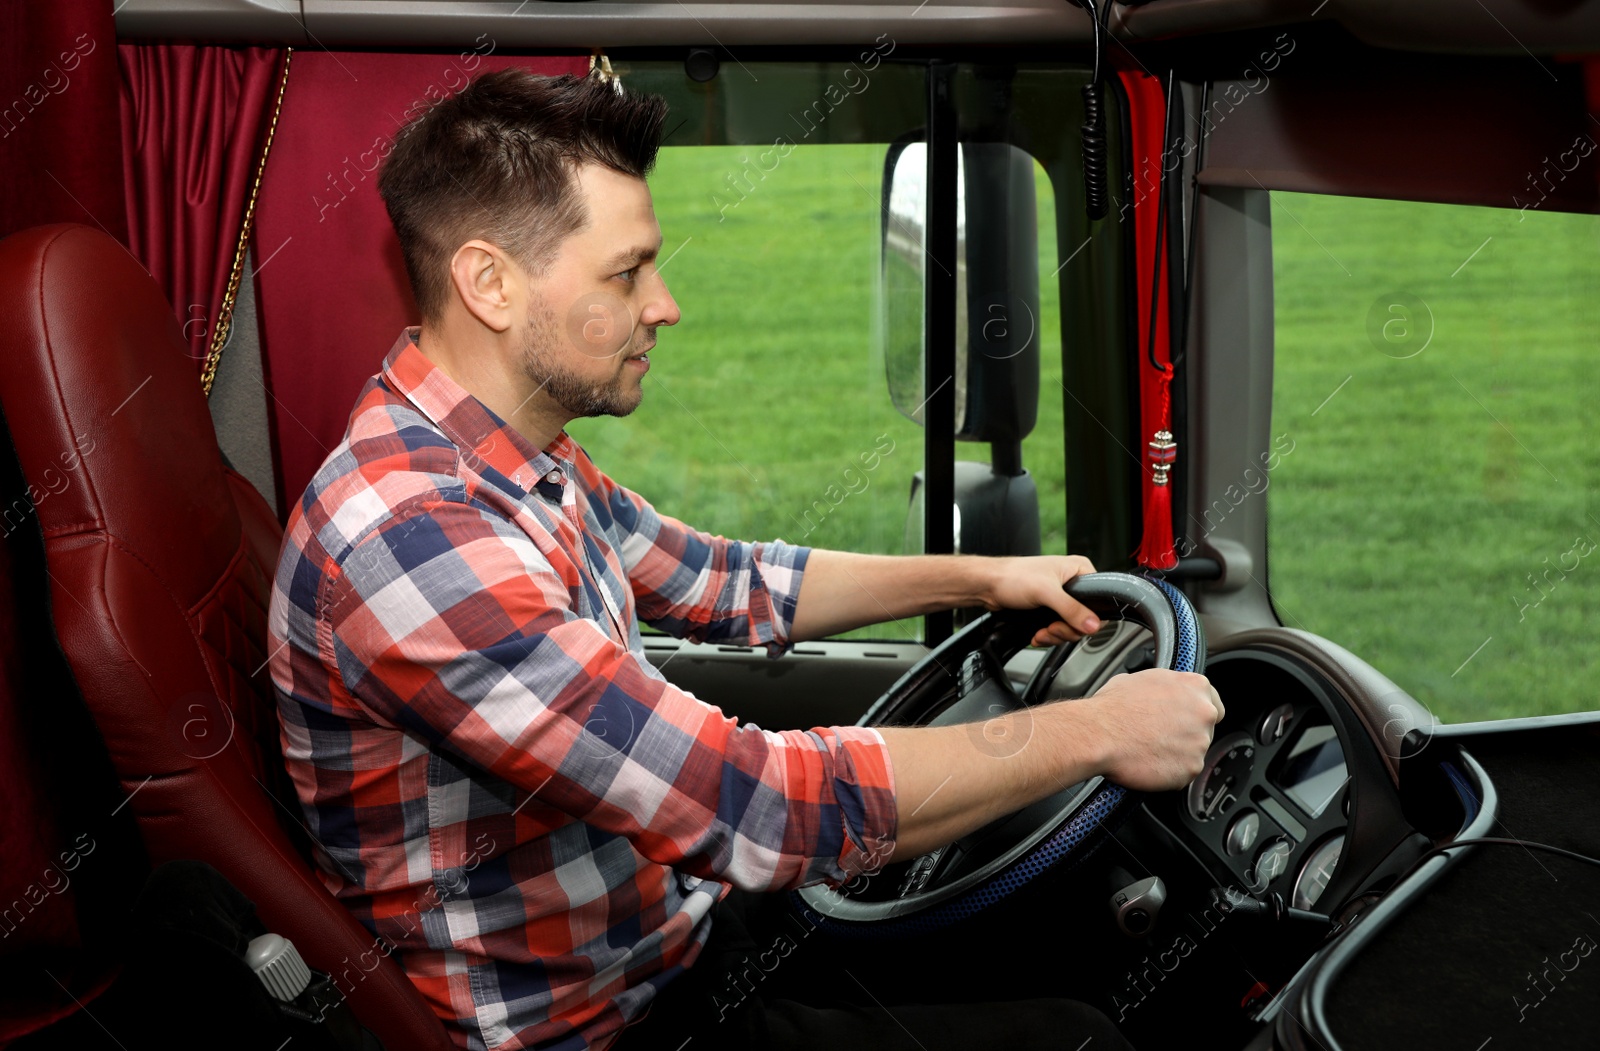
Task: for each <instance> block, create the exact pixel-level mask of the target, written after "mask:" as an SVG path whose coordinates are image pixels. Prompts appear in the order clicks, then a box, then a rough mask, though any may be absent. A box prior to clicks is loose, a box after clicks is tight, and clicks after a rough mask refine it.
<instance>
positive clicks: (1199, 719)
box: [1066, 669, 1223, 792]
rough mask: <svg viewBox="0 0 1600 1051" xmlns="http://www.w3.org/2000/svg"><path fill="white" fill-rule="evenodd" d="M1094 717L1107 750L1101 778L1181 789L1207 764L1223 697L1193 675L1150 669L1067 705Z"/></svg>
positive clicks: (1148, 789)
mask: <svg viewBox="0 0 1600 1051" xmlns="http://www.w3.org/2000/svg"><path fill="white" fill-rule="evenodd" d="M1066 703H1068V704H1070V705H1072V706H1074V707H1077V708H1079V709H1080V713H1081V714H1085V715H1090V716H1092V723H1091V726H1092V727H1093V728H1094V731H1095V732H1096V736H1097V737H1098V739H1099V740H1100V742H1101V744H1102V746H1103V748H1104V751H1103V752H1102V754H1101V759H1100V763H1099V765H1100V767H1101V771H1100V772H1101V773H1103V774H1105V776H1106V777H1107V778H1109V779H1110V780H1111V781H1113V782H1114V783H1116V784H1119V785H1123V786H1124V787H1127V788H1133V789H1137V790H1139V791H1142V792H1162V791H1166V790H1168V789H1173V788H1181V787H1183V786H1184V785H1186V784H1188V783H1189V782H1190V781H1193V780H1194V779H1195V778H1196V777H1197V776H1199V774H1200V770H1201V767H1203V766H1204V765H1205V757H1206V751H1207V750H1208V749H1209V748H1210V747H1211V735H1212V730H1213V728H1214V727H1215V726H1216V724H1217V723H1218V722H1220V721H1221V719H1222V716H1223V707H1222V698H1221V697H1219V696H1218V695H1217V691H1216V689H1215V688H1214V687H1212V685H1211V683H1210V681H1209V680H1208V679H1207V678H1206V677H1205V676H1204V675H1199V674H1196V673H1195V672H1185V671H1165V670H1161V669H1151V670H1149V671H1141V672H1136V673H1134V674H1132V675H1116V676H1113V677H1112V678H1111V680H1110V681H1109V682H1107V683H1106V684H1105V685H1104V686H1103V687H1101V688H1100V692H1099V693H1097V694H1095V695H1094V696H1093V697H1088V698H1085V699H1083V700H1079V701H1070V702H1066Z"/></svg>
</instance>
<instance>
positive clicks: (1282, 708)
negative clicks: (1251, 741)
mask: <svg viewBox="0 0 1600 1051" xmlns="http://www.w3.org/2000/svg"><path fill="white" fill-rule="evenodd" d="M1292 722H1294V705H1292V704H1280V705H1278V706H1277V707H1276V708H1274V709H1272V711H1270V712H1268V713H1267V714H1266V715H1264V716H1262V718H1261V724H1260V726H1258V727H1257V728H1256V740H1258V741H1260V742H1261V743H1262V744H1264V745H1268V744H1277V743H1278V742H1279V741H1281V740H1283V735H1284V734H1286V733H1288V732H1289V724H1290V723H1292Z"/></svg>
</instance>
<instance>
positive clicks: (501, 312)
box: [450, 240, 517, 332]
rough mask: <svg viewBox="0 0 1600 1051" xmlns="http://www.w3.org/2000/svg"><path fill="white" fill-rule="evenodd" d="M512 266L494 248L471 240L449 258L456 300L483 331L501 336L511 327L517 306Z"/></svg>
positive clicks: (502, 253) (486, 243)
mask: <svg viewBox="0 0 1600 1051" xmlns="http://www.w3.org/2000/svg"><path fill="white" fill-rule="evenodd" d="M514 270H515V264H513V263H512V261H511V258H510V256H508V255H506V254H505V252H503V251H502V250H501V249H500V248H499V247H498V246H497V245H492V244H490V243H489V242H488V241H479V240H472V241H467V242H465V243H463V244H462V245H461V246H460V247H459V248H457V249H456V253H455V255H453V256H451V257H450V285H451V287H452V289H453V290H454V292H455V295H456V298H457V299H459V300H461V304H462V305H463V306H465V307H466V308H467V310H468V311H469V312H470V313H471V314H472V316H473V317H475V318H477V319H478V320H479V321H480V322H482V323H483V325H484V327H486V328H489V329H492V330H493V331H495V332H504V331H506V330H507V329H508V328H510V327H511V320H512V318H513V317H514V316H515V310H516V309H517V304H516V303H515V302H514V300H515V298H516V287H517V286H516V282H515V281H513V280H512V275H513V272H514Z"/></svg>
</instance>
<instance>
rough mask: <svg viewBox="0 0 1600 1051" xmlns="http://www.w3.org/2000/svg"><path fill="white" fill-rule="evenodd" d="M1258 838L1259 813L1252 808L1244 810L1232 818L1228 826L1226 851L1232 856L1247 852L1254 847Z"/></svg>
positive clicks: (1259, 829)
mask: <svg viewBox="0 0 1600 1051" xmlns="http://www.w3.org/2000/svg"><path fill="white" fill-rule="evenodd" d="M1260 838H1261V815H1260V814H1258V813H1256V812H1255V811H1254V810H1246V811H1245V812H1244V813H1242V814H1240V815H1239V816H1238V817H1236V818H1234V819H1233V824H1231V825H1229V826H1228V836H1227V847H1228V853H1229V854H1232V855H1233V856H1234V857H1239V856H1240V855H1242V854H1248V853H1250V851H1251V850H1253V849H1255V845H1256V840H1258V839H1260Z"/></svg>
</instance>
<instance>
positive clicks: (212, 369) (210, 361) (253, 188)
mask: <svg viewBox="0 0 1600 1051" xmlns="http://www.w3.org/2000/svg"><path fill="white" fill-rule="evenodd" d="M293 58H294V48H292V47H291V48H288V49H287V51H286V53H285V54H284V56H283V76H282V78H281V79H280V80H279V81H278V97H277V99H276V100H275V101H274V102H273V104H272V120H271V122H270V123H268V124H267V141H266V143H265V144H264V145H263V146H262V147H261V160H260V161H258V162H257V163H256V178H255V182H253V183H252V184H251V185H250V201H249V203H248V204H247V205H246V206H245V210H244V225H243V226H241V227H240V228H239V246H238V248H236V249H235V250H234V253H233V270H232V272H231V273H230V274H229V275H228V290H227V291H226V292H225V293H224V294H223V296H222V311H221V313H219V314H218V315H217V327H216V328H215V329H213V330H212V332H211V347H210V349H209V350H207V351H206V364H205V367H204V368H203V369H201V370H200V389H201V390H202V391H204V392H205V394H206V397H208V398H209V397H210V396H211V384H212V383H214V382H216V378H217V363H218V362H219V361H221V360H222V347H223V345H224V344H225V343H227V342H228V334H229V333H230V332H231V331H232V330H233V304H234V301H235V300H236V299H237V298H238V296H239V279H240V277H241V276H242V275H243V274H244V261H245V257H246V256H248V255H249V248H250V230H251V227H253V226H254V225H255V219H256V197H257V196H258V195H259V194H260V193H261V175H262V173H263V172H265V171H266V170H267V154H268V153H270V152H272V137H273V135H274V134H275V133H276V132H277V130H278V114H279V113H280V112H281V111H282V110H283V92H284V89H285V88H286V87H288V84H289V62H290V60H291V59H293Z"/></svg>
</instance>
